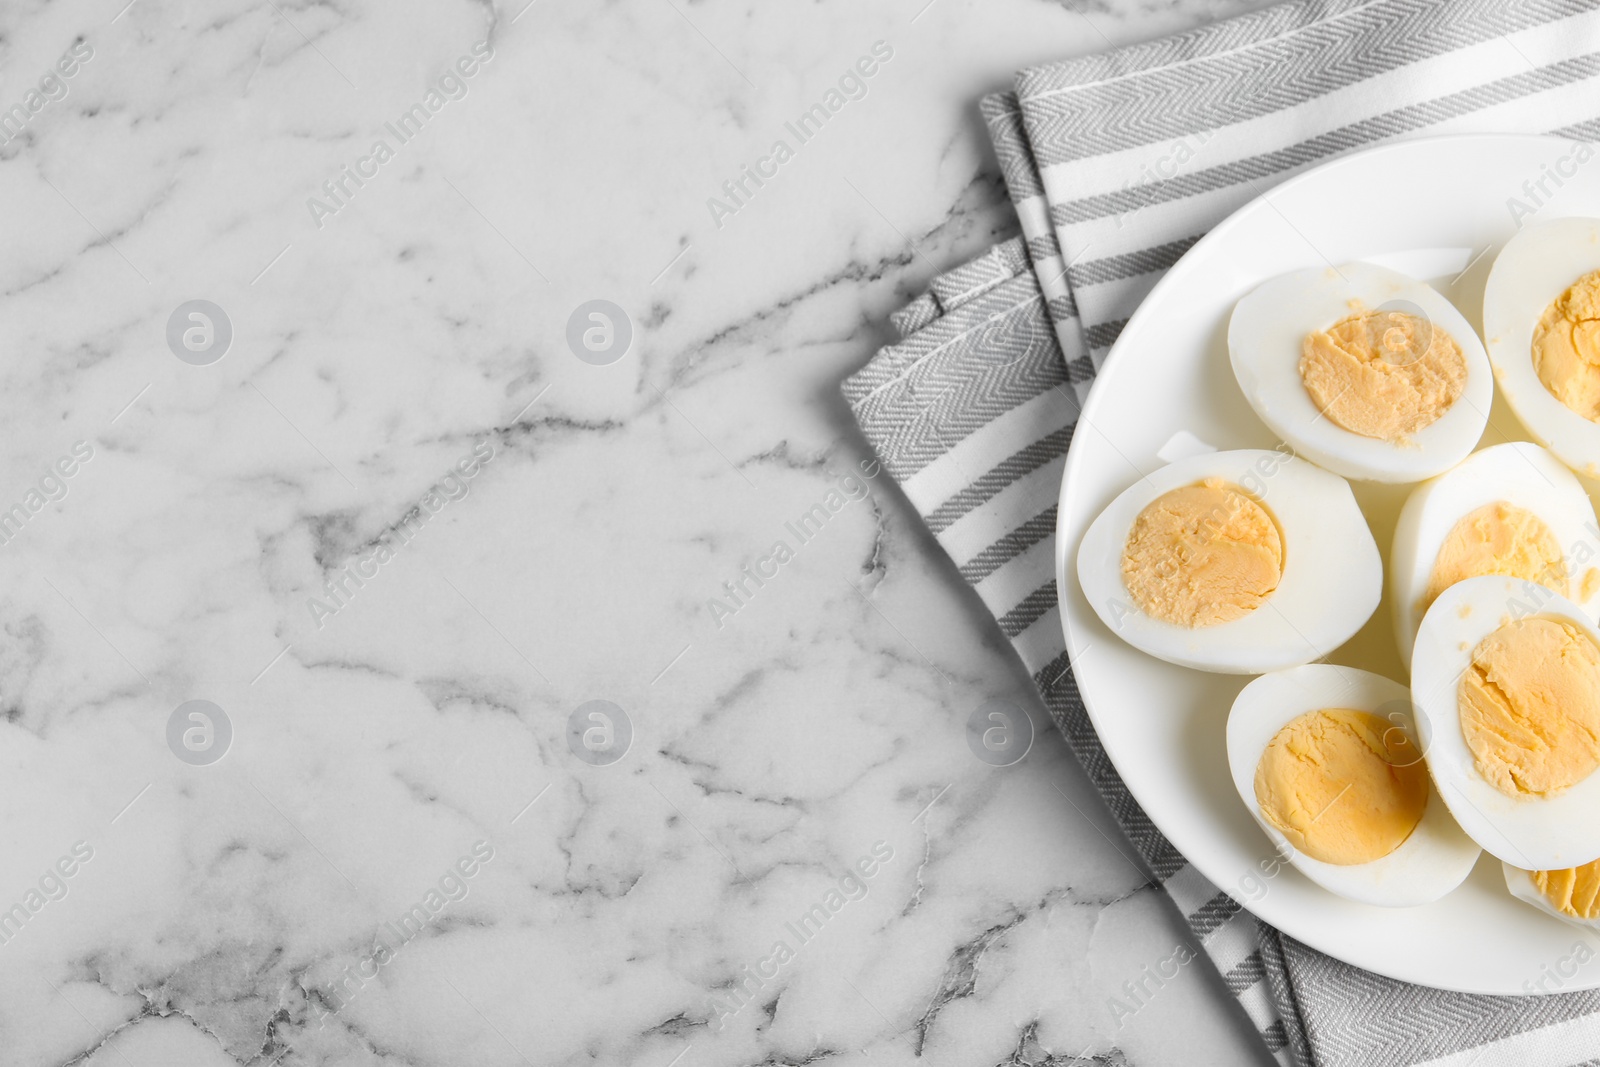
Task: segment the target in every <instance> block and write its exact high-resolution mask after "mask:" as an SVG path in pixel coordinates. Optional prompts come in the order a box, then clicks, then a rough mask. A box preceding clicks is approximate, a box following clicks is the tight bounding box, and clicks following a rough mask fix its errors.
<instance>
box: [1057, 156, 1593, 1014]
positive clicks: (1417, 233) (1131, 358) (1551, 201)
mask: <svg viewBox="0 0 1600 1067" xmlns="http://www.w3.org/2000/svg"><path fill="white" fill-rule="evenodd" d="M1571 151H1572V145H1571V143H1570V142H1566V141H1560V140H1555V139H1551V138H1542V137H1477V136H1474V137H1446V138H1435V139H1429V140H1422V141H1408V142H1404V143H1399V144H1392V145H1385V146H1382V147H1379V148H1374V149H1371V150H1368V151H1365V152H1361V153H1359V154H1355V155H1351V156H1345V157H1343V158H1341V159H1338V160H1335V161H1333V162H1331V163H1328V164H1327V165H1325V166H1322V167H1319V168H1317V169H1316V170H1313V171H1309V172H1307V173H1305V174H1302V175H1300V176H1298V177H1296V178H1293V179H1291V180H1290V181H1288V182H1285V183H1284V184H1283V185H1281V186H1279V187H1277V188H1276V189H1273V190H1272V191H1270V192H1269V193H1268V194H1267V195H1266V196H1265V197H1262V198H1260V199H1257V200H1255V201H1254V202H1252V203H1250V204H1249V205H1247V206H1246V207H1244V208H1243V209H1242V210H1240V211H1239V212H1238V213H1236V214H1235V215H1233V216H1232V217H1231V218H1229V219H1228V220H1227V221H1226V222H1224V223H1223V224H1222V225H1220V226H1218V227H1217V228H1216V229H1215V230H1213V231H1212V232H1211V233H1210V234H1209V235H1207V236H1206V237H1205V238H1204V239H1203V240H1201V241H1199V242H1198V243H1197V244H1196V245H1195V246H1194V247H1193V248H1192V249H1190V250H1189V253H1188V254H1187V255H1185V256H1184V257H1183V259H1182V260H1180V261H1179V262H1178V264H1177V265H1176V266H1175V267H1173V268H1172V270H1171V271H1170V272H1168V274H1167V276H1166V277H1165V278H1163V279H1162V280H1161V282H1160V283H1159V284H1158V285H1157V286H1156V287H1155V289H1154V290H1153V291H1152V292H1151V293H1150V295H1149V297H1147V298H1146V299H1145V301H1144V303H1143V304H1142V305H1141V306H1140V308H1139V310H1138V311H1137V313H1136V314H1135V315H1134V316H1133V318H1132V319H1130V320H1129V322H1128V325H1127V326H1126V327H1125V328H1124V329H1123V331H1122V334H1121V336H1120V338H1119V339H1118V341H1117V344H1116V347H1115V349H1114V350H1113V352H1112V354H1111V356H1110V358H1109V359H1108V360H1107V363H1106V367H1105V369H1104V370H1103V371H1102V372H1101V374H1100V376H1099V378H1098V380H1097V381H1096V382H1095V384H1094V388H1093V389H1092V391H1091V392H1090V394H1089V398H1088V401H1087V403H1086V404H1085V406H1084V410H1083V415H1082V418H1081V419H1080V421H1079V424H1078V429H1077V431H1076V433H1075V434H1074V436H1073V441H1072V450H1071V452H1070V453H1069V454H1068V456H1067V465H1066V472H1065V476H1064V478H1063V480H1062V486H1061V501H1060V510H1059V518H1058V524H1057V530H1056V535H1057V536H1056V586H1057V591H1058V594H1059V596H1060V598H1061V609H1062V610H1061V617H1062V621H1063V625H1064V627H1065V629H1066V635H1067V645H1068V648H1069V649H1070V650H1071V651H1072V656H1073V663H1074V669H1075V672H1076V674H1077V680H1078V686H1079V689H1080V690H1081V692H1082V694H1083V698H1084V701H1085V703H1086V704H1087V705H1088V709H1089V715H1090V717H1091V719H1092V720H1093V721H1094V725H1095V729H1096V730H1097V731H1098V732H1099V735H1100V739H1101V741H1102V743H1103V744H1104V745H1105V748H1106V752H1107V753H1108V754H1109V755H1110V757H1111V759H1112V762H1113V763H1115V764H1116V767H1117V770H1118V771H1119V772H1120V773H1121V775H1122V778H1123V780H1124V781H1125V782H1126V783H1127V784H1128V788H1129V789H1130V790H1132V792H1133V795H1134V797H1135V798H1137V799H1138V801H1139V803H1140V804H1141V805H1142V806H1143V807H1144V810H1145V811H1146V812H1148V813H1149V815H1150V817H1151V818H1152V819H1154V820H1155V823H1156V825H1157V826H1159V827H1160V828H1161V830H1162V832H1163V833H1165V834H1166V835H1167V837H1168V838H1169V839H1170V840H1171V841H1172V843H1173V844H1174V845H1176V846H1177V847H1178V849H1179V850H1180V851H1182V852H1183V854H1184V855H1185V856H1187V857H1188V859H1189V860H1190V861H1191V862H1192V863H1193V864H1194V865H1195V866H1196V867H1197V868H1199V870H1200V872H1201V873H1202V874H1204V875H1205V876H1206V877H1207V878H1209V879H1210V880H1211V881H1212V882H1213V883H1215V884H1216V885H1217V886H1219V887H1221V888H1222V889H1224V890H1226V891H1227V892H1229V893H1230V894H1232V895H1233V896H1234V897H1235V898H1237V899H1238V900H1239V902H1240V903H1241V904H1243V905H1244V906H1245V907H1246V908H1248V909H1249V910H1250V911H1251V912H1253V913H1254V914H1256V915H1257V916H1259V917H1260V918H1262V919H1264V920H1266V921H1267V922H1269V923H1271V924H1272V925H1274V926H1276V927H1277V928H1278V929H1280V930H1282V931H1284V932H1285V933H1287V934H1289V935H1291V936H1293V937H1295V938H1298V939H1299V940H1301V941H1303V942H1305V943H1306V944H1308V945H1312V946H1314V947H1315V948H1318V949H1320V950H1321V951H1323V952H1326V953H1327V954H1328V955H1330V956H1334V957H1336V958H1338V959H1342V960H1345V961H1347V962H1349V963H1352V964H1355V965H1357V966H1359V967H1365V968H1367V969H1368V970H1372V971H1376V972H1378V973H1379V974H1385V975H1389V976H1391V977H1394V978H1400V979H1404V980H1406V981H1410V982H1418V983H1422V984H1424V985H1431V986H1437V987H1440V988H1444V989H1455V990H1461V991H1464V992H1472V993H1502V994H1515V993H1522V992H1525V991H1526V987H1525V986H1524V983H1529V984H1530V985H1531V986H1536V985H1537V984H1538V983H1539V981H1540V978H1541V972H1542V969H1544V968H1550V967H1554V966H1556V965H1557V963H1558V962H1560V961H1562V960H1565V959H1568V958H1569V957H1570V956H1571V955H1572V952H1573V944H1574V932H1573V929H1572V927H1570V926H1567V925H1565V924H1563V923H1561V922H1558V921H1556V920H1555V919H1552V918H1551V917H1550V916H1548V915H1544V914H1541V913H1540V912H1538V911H1536V910H1535V909H1533V908H1531V907H1529V906H1528V905H1526V904H1523V903H1521V902H1519V901H1517V900H1515V899H1513V898H1512V896H1511V895H1510V894H1509V893H1508V892H1507V891H1506V887H1505V880H1504V879H1503V878H1502V877H1501V872H1500V864H1499V863H1498V861H1495V860H1493V859H1492V858H1490V857H1487V856H1485V858H1483V859H1480V861H1479V863H1478V866H1477V867H1476V868H1475V869H1474V870H1473V873H1472V874H1471V876H1469V877H1468V879H1467V881H1466V882H1465V883H1464V884H1463V885H1462V886H1461V887H1460V888H1459V889H1457V890H1456V891H1455V892H1453V893H1451V894H1450V895H1449V896H1447V897H1445V898H1444V899H1443V900H1440V901H1437V902H1436V903H1433V904H1427V905H1424V906H1422V907H1417V908H1406V909H1386V908H1375V907H1369V906H1366V905H1362V904H1355V903H1352V902H1350V901H1346V900H1342V899H1340V898H1338V897H1335V896H1333V895H1332V894H1330V893H1328V892H1326V891H1324V890H1322V889H1320V888H1318V887H1317V886H1315V885H1313V884H1312V883H1311V882H1310V881H1308V880H1307V879H1306V878H1305V877H1304V876H1302V875H1301V874H1300V873H1299V872H1297V871H1295V870H1293V869H1292V868H1288V867H1286V866H1281V865H1279V866H1277V867H1273V866H1271V864H1270V861H1271V860H1272V859H1273V858H1274V855H1275V854H1274V852H1273V850H1272V846H1271V844H1270V843H1269V842H1268V840H1267V838H1266V836H1265V835H1264V834H1263V833H1262V832H1261V830H1260V828H1259V827H1257V826H1256V824H1255V823H1254V821H1253V820H1252V819H1251V818H1250V815H1249V813H1248V812H1247V811H1246V810H1245V808H1244V805H1243V804H1242V803H1241V802H1240V800H1239V797H1238V795H1237V794H1236V793H1235V791H1234V788H1233V783H1232V781H1231V780H1230V778H1229V775H1228V759H1227V751H1226V737H1225V730H1224V724H1225V722H1226V720H1227V714H1228V708H1229V706H1230V705H1231V704H1232V703H1233V699H1234V697H1235V696H1236V695H1237V694H1238V692H1239V690H1240V689H1242V688H1243V687H1244V685H1245V683H1246V682H1248V681H1249V680H1250V679H1249V678H1245V677H1229V676H1224V675H1208V674H1202V673H1200V672H1198V671H1191V670H1185V669H1183V668H1181V667H1174V666H1172V665H1170V664H1167V663H1163V662H1161V661H1159V660H1155V659H1152V658H1150V657H1149V656H1146V655H1144V654H1143V653H1140V652H1138V651H1136V650H1134V649H1133V648H1131V647H1130V646H1128V645H1126V644H1124V643H1122V642H1121V641H1119V640H1118V639H1117V638H1116V637H1115V636H1113V635H1112V633H1111V631H1110V630H1108V629H1107V628H1106V627H1105V626H1104V625H1103V624H1102V623H1101V622H1100V620H1099V619H1098V618H1097V617H1096V616H1095V613H1094V612H1093V611H1092V610H1091V609H1090V607H1089V605H1088V603H1087V602H1086V601H1085V600H1084V597H1083V591H1082V590H1081V589H1080V588H1079V586H1078V580H1077V574H1076V567H1075V565H1074V561H1075V555H1076V552H1077V547H1078V542H1079V540H1080V539H1081V537H1082V535H1083V532H1084V530H1085V529H1086V528H1087V527H1088V525H1089V523H1090V522H1091V521H1093V519H1094V517H1095V516H1096V515H1097V514H1099V512H1100V510H1101V509H1102V508H1103V507H1105V506H1106V504H1108V503H1110V501H1111V500H1112V498H1113V497H1115V496H1116V495H1117V494H1118V493H1119V492H1121V491H1122V490H1123V489H1125V488H1127V487H1128V486H1129V485H1130V484H1132V482H1133V481H1134V480H1135V479H1137V478H1138V477H1140V476H1141V475H1142V474H1144V473H1148V472H1149V471H1151V470H1154V469H1155V468H1156V467H1159V466H1161V461H1160V460H1159V459H1158V458H1157V456H1156V453H1157V451H1158V450H1160V449H1161V448H1162V446H1163V445H1165V444H1166V443H1167V441H1168V440H1169V439H1170V438H1171V437H1172V436H1173V435H1174V434H1175V433H1178V432H1179V431H1188V432H1189V433H1192V434H1195V435H1197V436H1198V437H1200V438H1201V439H1202V440H1204V441H1207V442H1209V443H1210V444H1213V445H1215V446H1217V447H1219V448H1271V447H1272V446H1273V445H1274V444H1275V443H1276V439H1275V438H1274V436H1273V434H1272V433H1271V431H1269V430H1268V429H1267V428H1266V427H1265V426H1264V425H1263V424H1262V423H1261V421H1260V420H1259V419H1257V418H1256V416H1255V415H1254V414H1253V413H1252V412H1251V410H1250V406H1249V405H1248V404H1247V403H1245V399H1244V396H1243V395H1242V394H1241V393H1240V391H1239V387H1238V385H1237V384H1235V382H1234V378H1233V373H1232V371H1231V369H1230V367H1229V363H1228V349H1227V326H1228V315H1229V313H1230V312H1231V311H1232V309H1233V305H1234V303H1235V302H1236V301H1237V300H1238V299H1239V298H1240V297H1242V296H1243V295H1245V294H1246V293H1248V292H1249V291H1250V290H1251V289H1253V288H1255V287H1256V286H1257V285H1258V284H1260V283H1261V282H1263V281H1265V280H1266V279H1268V278H1271V277H1273V276H1275V275H1277V274H1281V273H1283V272H1285V271H1290V270H1297V269H1300V268H1302V267H1312V266H1325V265H1327V264H1329V263H1330V262H1331V263H1336V264H1337V263H1343V262H1347V261H1351V260H1369V261H1372V262H1376V263H1379V264H1381V265H1383V266H1387V267H1391V268H1393V269H1395V270H1399V271H1402V272H1404V273H1407V274H1411V275H1413V276H1414V277H1417V278H1420V279H1422V280H1424V281H1428V282H1430V283H1432V284H1433V285H1434V286H1435V288H1438V289H1439V290H1440V291H1441V292H1443V293H1444V295H1445V296H1447V297H1449V298H1450V299H1451V300H1452V301H1454V302H1455V304H1456V306H1457V307H1458V308H1460V309H1461V312H1462V313H1463V314H1464V315H1466V317H1467V319H1468V320H1469V321H1471V322H1472V323H1473V324H1474V325H1477V324H1479V323H1480V321H1481V310H1482V309H1481V303H1482V296H1483V285H1484V281H1485V279H1486V278H1487V277H1488V271H1489V266H1490V264H1491V263H1492V262H1493V258H1494V253H1495V252H1497V251H1498V250H1499V248H1500V246H1501V245H1502V244H1503V243H1504V242H1505V241H1506V240H1507V239H1508V238H1509V237H1510V236H1511V235H1512V234H1513V233H1514V232H1515V231H1516V222H1517V220H1516V219H1515V218H1514V217H1513V214H1512V210H1511V209H1512V205H1511V203H1510V198H1512V197H1517V198H1519V199H1521V200H1522V201H1523V202H1524V203H1526V204H1529V205H1530V206H1531V205H1532V202H1531V201H1530V200H1529V199H1528V193H1527V192H1526V191H1525V189H1524V183H1525V182H1528V181H1529V180H1530V179H1532V180H1535V181H1537V180H1538V179H1539V178H1540V177H1541V175H1542V174H1544V173H1545V171H1546V168H1547V167H1548V168H1551V169H1553V168H1554V164H1555V162H1556V161H1557V160H1565V159H1566V158H1567V157H1569V156H1570V154H1571ZM1564 169H1567V168H1564ZM1546 190H1547V191H1550V192H1553V193H1554V194H1555V195H1554V197H1553V198H1549V197H1547V198H1545V203H1544V205H1543V206H1542V207H1540V208H1539V209H1538V211H1537V214H1536V215H1534V216H1533V218H1535V219H1539V220H1543V219H1548V218H1555V217H1560V216H1563V215H1589V216H1600V162H1597V163H1596V164H1595V165H1593V166H1587V167H1584V166H1580V167H1579V168H1578V172H1577V174H1576V176H1574V177H1572V178H1568V179H1566V182H1565V185H1564V186H1562V187H1561V188H1560V189H1559V190H1557V189H1555V188H1554V187H1553V185H1552V184H1551V183H1548V182H1547V183H1546ZM1523 221H1527V219H1526V218H1524V220H1523ZM1463 271H1465V273H1464V274H1463V273H1462V272H1463ZM1458 276H1459V277H1458ZM1152 383H1159V385H1158V386H1154V387H1153V386H1152ZM1507 439H1511V440H1527V439H1528V435H1527V434H1526V433H1524V432H1523V431H1522V429H1521V427H1520V425H1519V424H1518V423H1517V421H1516V419H1515V417H1514V416H1512V415H1511V413H1510V411H1509V409H1507V408H1506V406H1505V404H1504V402H1503V401H1502V400H1500V399H1499V398H1498V397H1497V398H1496V400H1495V405H1494V408H1493V410H1492V412H1491V414H1490V422H1489V429H1488V430H1487V431H1486V432H1485V434H1484V443H1485V444H1488V443H1495V442H1499V441H1502V440H1507ZM1354 484H1355V489H1356V496H1357V499H1358V500H1360V502H1361V505H1362V509H1363V510H1364V511H1365V512H1366V514H1367V518H1368V521H1369V522H1370V523H1371V524H1372V532H1373V535H1374V536H1375V537H1376V538H1377V540H1378V544H1379V546H1380V547H1381V548H1382V549H1383V551H1384V553H1385V555H1386V556H1387V554H1388V550H1389V544H1390V542H1391V541H1392V539H1393V536H1394V524H1395V519H1396V517H1397V515H1398V512H1399V508H1400V504H1401V503H1402V502H1403V501H1404V499H1405V496H1406V493H1407V492H1408V491H1409V490H1410V488H1411V487H1410V486H1404V485H1399V486H1396V485H1378V484H1372V483H1354ZM1585 488H1587V489H1589V490H1590V492H1591V495H1593V491H1594V489H1595V485H1594V484H1593V483H1591V482H1585ZM1385 596H1386V597H1387V591H1386V593H1385ZM1390 618H1391V615H1390V611H1389V608H1388V605H1387V603H1385V604H1382V605H1380V606H1379V608H1378V610H1377V612H1375V613H1374V615H1373V617H1372V621H1371V622H1369V623H1368V624H1367V626H1366V627H1365V628H1364V629H1363V630H1362V631H1361V632H1360V633H1358V634H1357V635H1356V636H1355V637H1354V638H1352V639H1351V640H1350V642H1349V643H1348V644H1346V645H1345V646H1344V647H1343V648H1341V649H1339V650H1338V651H1337V652H1335V653H1334V654H1333V655H1332V656H1331V657H1329V658H1330V660H1331V661H1332V662H1335V663H1343V664H1348V665H1350V666H1354V667H1361V668H1364V669H1366V670H1370V671H1374V672H1377V673H1379V674H1384V675H1387V676H1389V677H1390V678H1393V679H1395V680H1396V681H1399V682H1402V683H1404V682H1405V681H1407V677H1406V674H1405V672H1404V668H1403V667H1402V666H1401V664H1400V659H1399V656H1398V654H1397V653H1396V651H1395V647H1394V639H1393V636H1392V631H1391V622H1390ZM1263 863H1268V864H1269V869H1273V870H1276V873H1275V874H1274V875H1273V876H1272V877H1270V878H1268V877H1266V876H1264V875H1263V874H1262V870H1261V866H1260V865H1261V864H1263ZM1543 973H1546V974H1547V973H1548V972H1547V971H1545V972H1543ZM1545 984H1546V985H1547V986H1548V984H1549V983H1548V981H1546V983H1545ZM1597 986H1600V963H1596V964H1593V965H1590V966H1588V967H1583V968H1580V969H1579V971H1578V974H1577V975H1576V976H1575V977H1572V978H1568V979H1565V980H1564V982H1563V984H1562V986H1561V988H1562V989H1563V990H1573V989H1584V988H1594V987H1597Z"/></svg>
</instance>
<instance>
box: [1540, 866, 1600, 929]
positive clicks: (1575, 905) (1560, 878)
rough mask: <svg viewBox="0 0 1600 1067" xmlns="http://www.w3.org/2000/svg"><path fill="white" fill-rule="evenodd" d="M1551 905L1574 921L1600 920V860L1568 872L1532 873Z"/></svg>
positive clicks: (1571, 868)
mask: <svg viewBox="0 0 1600 1067" xmlns="http://www.w3.org/2000/svg"><path fill="white" fill-rule="evenodd" d="M1528 877H1530V878H1532V879H1533V884H1534V887H1535V888H1537V889H1538V890H1539V892H1541V893H1543V894H1544V898H1545V899H1546V900H1548V901H1549V902H1550V906H1551V907H1553V908H1555V909H1556V910H1557V911H1559V912H1560V913H1561V914H1563V915H1570V916H1572V917H1573V918H1574V919H1600V860H1595V861H1594V862H1593V863H1585V864H1584V865H1583V866H1582V867H1569V868H1567V869H1566V870H1564V871H1529V872H1528Z"/></svg>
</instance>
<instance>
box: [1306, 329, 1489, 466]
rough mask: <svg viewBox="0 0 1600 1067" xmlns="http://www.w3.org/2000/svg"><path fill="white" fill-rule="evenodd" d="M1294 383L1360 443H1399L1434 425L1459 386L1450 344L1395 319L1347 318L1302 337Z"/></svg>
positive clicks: (1457, 350) (1456, 356) (1457, 351)
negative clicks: (1302, 386) (1363, 439)
mask: <svg viewBox="0 0 1600 1067" xmlns="http://www.w3.org/2000/svg"><path fill="white" fill-rule="evenodd" d="M1300 380H1301V381H1303V382H1305V386H1306V392H1308V393H1310V394H1311V399H1312V401H1313V402H1315V404H1316V405H1317V410H1318V411H1320V412H1322V413H1323V414H1324V415H1326V416H1327V417H1328V418H1329V420H1331V421H1332V422H1333V423H1334V424H1335V425H1337V426H1341V427H1343V428H1344V429H1346V430H1349V431H1350V432H1351V433H1355V434H1360V435H1361V436H1362V437H1374V438H1377V439H1378V440H1380V441H1399V440H1401V439H1402V438H1404V437H1405V436H1406V435H1407V434H1410V433H1415V432H1416V431H1418V430H1420V429H1422V428H1423V427H1425V426H1430V425H1432V424H1433V423H1434V422H1436V421H1437V420H1438V419H1439V417H1440V416H1442V415H1443V414H1444V413H1445V412H1446V411H1448V410H1449V409H1450V405H1451V404H1454V403H1455V402H1456V398H1457V397H1459V396H1460V395H1461V390H1462V389H1463V388H1464V386H1465V385H1466V380H1467V361H1466V357H1464V356H1463V355H1462V354H1461V346H1460V345H1458V344H1457V343H1456V340H1455V338H1453V337H1451V336H1450V335H1449V334H1448V333H1446V332H1445V330H1444V328H1443V327H1441V326H1436V325H1434V324H1432V323H1430V322H1429V321H1428V320H1426V319H1422V318H1418V317H1417V316H1415V315H1407V314H1405V313H1403V312H1398V311H1375V312H1368V313H1363V314H1357V315H1352V316H1350V317H1349V318H1347V319H1344V320H1342V321H1340V322H1338V323H1335V324H1334V325H1333V326H1332V327H1331V328H1329V329H1328V331H1327V332H1326V333H1324V332H1322V331H1318V332H1316V333H1311V334H1308V335H1306V339H1305V342H1304V343H1303V344H1302V345H1301V348H1300Z"/></svg>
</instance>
